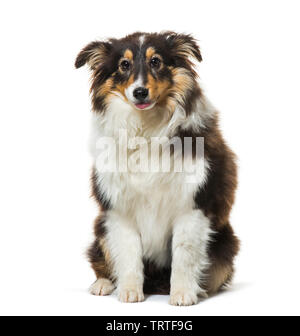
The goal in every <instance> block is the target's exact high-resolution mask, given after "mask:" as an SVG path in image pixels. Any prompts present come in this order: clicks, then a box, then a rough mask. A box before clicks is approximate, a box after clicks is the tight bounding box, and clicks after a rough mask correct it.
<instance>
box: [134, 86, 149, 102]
mask: <svg viewBox="0 0 300 336" xmlns="http://www.w3.org/2000/svg"><path fill="white" fill-rule="evenodd" d="M148 93H149V90H148V89H146V88H144V87H138V88H137V89H135V90H134V91H133V96H134V98H135V99H137V100H139V101H142V100H144V99H146V98H147V97H148Z"/></svg>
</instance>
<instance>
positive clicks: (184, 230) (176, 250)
mask: <svg viewBox="0 0 300 336" xmlns="http://www.w3.org/2000/svg"><path fill="white" fill-rule="evenodd" d="M209 234H210V228H209V220H208V218H206V217H205V216H204V215H203V213H202V211H200V210H192V211H190V212H189V213H187V214H185V215H183V216H181V217H180V218H177V219H176V221H175V223H174V229H173V239H172V274H171V294H170V295H171V297H170V303H171V304H172V305H177V306H189V305H193V304H196V303H198V296H199V295H201V296H204V297H206V293H205V291H204V290H203V289H202V288H201V279H202V278H203V272H204V271H205V269H206V268H207V267H208V264H209V262H208V256H207V252H206V251H207V244H208V240H209Z"/></svg>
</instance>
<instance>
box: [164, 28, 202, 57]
mask: <svg viewBox="0 0 300 336" xmlns="http://www.w3.org/2000/svg"><path fill="white" fill-rule="evenodd" d="M167 42H168V44H169V47H170V49H171V51H172V52H173V54H174V56H175V57H176V56H177V57H181V58H185V59H188V58H190V57H192V58H195V59H196V60H197V61H199V62H201V61H202V56H201V53H200V49H199V46H198V44H197V41H196V40H195V39H194V38H193V36H191V35H189V34H176V33H173V32H168V33H167Z"/></svg>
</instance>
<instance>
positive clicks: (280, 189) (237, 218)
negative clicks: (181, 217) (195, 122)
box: [0, 0, 300, 315]
mask: <svg viewBox="0 0 300 336" xmlns="http://www.w3.org/2000/svg"><path fill="white" fill-rule="evenodd" d="M299 10H300V8H299V1H296V0H295V1H291V0H284V1H276V0H272V1H267V0H263V1H262V0H259V1H254V0H251V1H241V0H236V1H233V0H226V1H215V0H207V1H199V0H197V1H177V0H176V1H175V0H167V1H166V0H164V1H162V0H159V1H157V0H151V1H132V0H131V1H116V0H114V1H100V0H98V1H88V0H86V1H75V0H72V1H54V0H52V1H31V0H27V1H13V0H11V1H6V2H4V1H2V2H1V5H0V34H1V39H0V41H1V42H0V43H1V44H0V60H1V62H0V85H1V88H0V89H1V91H0V150H1V152H0V153H1V156H0V160H1V161H0V170H1V172H0V225H1V229H0V230H1V232H0V259H1V264H0V313H1V314H6V315H7V314H22V315H31V314H39V315H46V314H50V315H134V314H139V315H151V314H152V315H157V314H161V315H215V314H216V315H232V314H239V315H244V314H250V315H261V314H267V315H272V314H299V313H300V308H299V300H300V290H299V287H300V286H299V282H300V271H299V255H300V247H299V245H300V241H299V236H300V220H299V190H300V189H299V187H300V186H299V169H300V166H299V115H300V99H299V82H300V66H299V63H300V44H299V31H300V23H299V22H300V20H299ZM136 30H142V31H160V30H175V31H177V32H187V33H192V34H194V36H195V37H196V38H197V39H198V40H199V43H200V47H201V50H202V55H203V60H204V61H203V63H202V64H201V65H200V67H199V71H200V76H201V82H202V83H203V86H204V88H205V92H206V94H207V95H208V97H209V98H210V100H211V101H212V102H213V103H214V104H215V106H216V107H217V108H218V109H219V110H220V112H221V127H222V130H223V132H224V135H225V137H226V139H227V140H228V143H229V144H230V146H231V147H232V148H233V149H234V151H235V152H236V153H237V154H238V157H239V166H240V174H239V181H240V183H239V190H238V194H237V201H236V204H235V207H234V210H233V212H232V223H233V226H234V228H235V230H236V232H237V234H238V236H239V237H240V239H241V240H242V250H241V253H240V255H239V257H238V259H237V273H236V277H235V281H234V284H233V287H232V289H231V290H229V291H227V292H226V293H223V294H220V295H218V296H215V297H213V298H210V299H208V300H207V301H204V302H202V303H200V304H199V305H197V306H194V307H188V308H174V307H171V306H169V305H168V297H164V296H162V297H159V296H152V297H149V298H147V300H146V302H144V303H141V304H121V303H119V302H118V301H117V300H116V297H115V296H112V297H105V298H100V297H93V296H90V295H89V294H88V293H87V288H88V287H89V285H90V284H91V283H92V282H93V281H94V274H93V272H92V270H91V269H90V267H89V265H88V263H87V261H86V259H85V256H84V252H85V249H86V247H87V246H88V244H89V243H90V242H91V239H92V222H93V219H94V217H95V215H96V206H95V204H94V203H93V201H92V200H91V199H90V198H89V193H90V191H89V173H90V166H91V161H90V158H89V154H88V149H87V139H88V132H89V117H90V102H89V94H88V77H89V75H88V72H87V69H80V70H75V69H74V66H73V64H74V60H75V57H76V55H77V53H78V52H79V50H80V49H81V48H82V47H83V46H84V45H85V44H87V43H88V42H90V41H92V40H94V39H95V38H103V37H121V36H123V35H124V34H127V33H131V32H133V31H136Z"/></svg>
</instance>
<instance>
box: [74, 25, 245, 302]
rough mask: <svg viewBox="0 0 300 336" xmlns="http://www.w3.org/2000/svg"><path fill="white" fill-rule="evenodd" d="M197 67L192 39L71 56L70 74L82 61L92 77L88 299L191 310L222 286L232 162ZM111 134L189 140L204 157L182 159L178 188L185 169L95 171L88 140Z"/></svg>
mask: <svg viewBox="0 0 300 336" xmlns="http://www.w3.org/2000/svg"><path fill="white" fill-rule="evenodd" d="M201 60H202V57H201V54H200V50H199V47H198V45H197V43H196V41H195V40H194V39H193V37H191V36H190V35H184V34H176V33H173V32H165V33H160V34H148V33H135V34H132V35H129V36H126V37H125V38H123V39H119V40H117V39H110V40H108V41H104V42H100V41H96V42H92V43H90V44H89V45H87V46H86V47H85V48H84V49H83V50H82V51H81V52H80V53H79V55H78V57H77V59H76V62H75V66H76V67H77V68H79V67H81V66H83V65H84V64H88V65H89V67H90V69H91V72H92V85H91V94H92V106H93V114H92V136H91V153H92V155H93V157H94V160H95V166H94V168H93V173H92V190H93V195H94V198H95V199H96V201H97V202H98V204H99V208H100V215H99V217H98V218H97V219H96V221H95V241H94V243H93V244H92V246H91V247H90V249H89V251H88V256H89V260H90V262H91V265H92V267H93V269H94V271H95V273H96V276H97V281H96V282H95V283H94V284H93V285H92V287H91V293H92V294H94V295H108V294H110V293H111V292H112V291H113V290H114V289H115V288H117V291H118V296H119V299H120V300H121V301H123V302H137V301H142V300H143V299H144V292H145V293H159V294H165V293H170V303H171V304H173V305H191V304H195V303H197V302H198V298H199V296H203V297H206V296H207V295H208V294H212V293H215V292H217V291H219V290H220V289H221V288H223V287H224V286H225V285H227V284H228V283H229V282H230V280H231V279H232V275H233V261H234V257H235V256H236V254H237V252H238V245H239V243H238V239H237V238H236V236H235V235H234V233H233V230H232V228H231V226H230V223H229V214H230V210H231V207H232V204H233V202H234V193H235V189H236V186H237V177H236V175H237V172H236V164H235V157H234V154H233V153H232V151H231V150H230V149H229V148H228V146H227V145H226V143H225V142H224V140H223V138H222V135H221V133H220V131H219V128H218V116H217V113H216V111H215V109H214V107H213V106H212V105H211V104H210V103H209V101H208V100H207V99H206V97H205V96H204V95H203V93H202V91H201V89H200V87H199V85H198V82H197V75H196V72H195V69H194V62H197V61H201ZM139 88H144V89H145V90H146V91H145V95H146V93H147V96H145V97H142V98H141V96H140V95H139V93H137V89H139ZM120 129H123V130H126V131H127V134H128V138H129V140H130V139H132V138H134V137H143V139H146V145H148V142H149V141H150V140H151V138H153V137H167V138H174V137H177V138H180V139H184V138H191V139H192V142H193V144H194V145H195V142H196V138H197V137H203V138H204V157H198V156H197V155H195V153H194V150H193V151H192V153H184V155H191V157H192V160H193V162H194V163H196V164H198V165H201V166H202V167H203V169H202V170H200V171H198V173H197V174H196V175H195V176H194V179H195V181H194V183H186V177H187V175H188V173H187V171H185V170H184V171H183V172H180V173H178V172H175V171H172V170H171V171H170V172H168V173H166V172H162V171H159V172H135V171H132V170H130V169H129V170H128V172H121V171H118V172H103V171H101V169H100V168H99V167H101V164H100V165H99V164H97V160H98V150H97V139H99V138H101V137H111V138H113V139H114V140H115V142H116V143H119V142H120V141H121V139H120V138H119V130H120ZM126 155H127V156H128V158H129V159H130V158H132V157H134V155H136V151H135V150H134V149H133V150H130V149H128V150H127V153H126ZM172 155H173V157H174V160H177V157H176V155H175V153H172Z"/></svg>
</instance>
